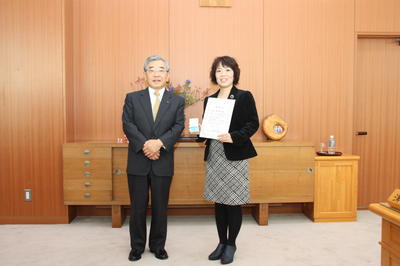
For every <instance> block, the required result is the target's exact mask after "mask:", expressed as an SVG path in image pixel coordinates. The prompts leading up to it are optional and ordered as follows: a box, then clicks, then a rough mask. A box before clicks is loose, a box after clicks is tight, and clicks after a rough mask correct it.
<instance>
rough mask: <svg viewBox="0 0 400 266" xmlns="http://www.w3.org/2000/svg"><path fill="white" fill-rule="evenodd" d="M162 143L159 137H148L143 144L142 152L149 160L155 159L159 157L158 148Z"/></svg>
mask: <svg viewBox="0 0 400 266" xmlns="http://www.w3.org/2000/svg"><path fill="white" fill-rule="evenodd" d="M162 146H163V143H162V141H161V140H159V139H150V140H148V141H146V142H145V143H144V145H143V153H144V155H145V156H146V157H147V158H149V159H150V160H157V159H158V158H160V149H161V147H162Z"/></svg>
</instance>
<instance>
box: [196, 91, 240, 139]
mask: <svg viewBox="0 0 400 266" xmlns="http://www.w3.org/2000/svg"><path fill="white" fill-rule="evenodd" d="M234 106H235V100H232V99H219V98H208V101H207V106H206V111H205V112H204V117H203V123H202V125H201V130H200V137H202V138H208V139H217V138H218V135H221V134H225V133H228V131H229V125H230V124H231V118H232V112H233V107H234Z"/></svg>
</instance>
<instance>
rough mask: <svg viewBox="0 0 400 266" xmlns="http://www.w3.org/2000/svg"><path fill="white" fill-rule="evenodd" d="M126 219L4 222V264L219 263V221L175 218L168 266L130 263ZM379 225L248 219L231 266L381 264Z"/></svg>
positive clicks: (362, 216)
mask: <svg viewBox="0 0 400 266" xmlns="http://www.w3.org/2000/svg"><path fill="white" fill-rule="evenodd" d="M128 218H129V217H128ZM127 222H128V220H125V224H124V225H123V227H122V228H111V218H110V217H77V218H76V219H75V220H74V221H73V222H72V223H71V224H67V225H1V226H0V265H2V266H3V265H4V266H9V265H31V266H39V265H40V266H42V265H88V266H89V265H90V266H92V265H107V266H111V265H176V266H187V265H193V266H194V265H220V263H219V261H208V260H207V256H208V254H209V253H210V252H211V251H212V250H213V249H214V248H215V246H216V245H217V242H218V238H217V233H216V228H215V224H214V218H213V216H197V217H194V216H171V217H169V222H168V239H167V245H166V250H167V251H168V253H169V256H170V258H169V259H168V260H166V261H160V260H157V259H155V258H154V256H153V254H151V253H150V252H149V251H148V249H147V250H146V252H145V253H144V254H143V257H142V259H141V260H139V261H137V262H129V261H128V259H127V258H128V254H129V251H130V247H129V232H128V224H127ZM380 226H381V219H380V217H379V216H377V215H375V214H373V213H371V212H369V211H359V212H358V221H357V222H343V223H313V222H311V221H310V220H309V219H308V218H306V217H305V216H304V215H302V214H272V215H270V217H269V225H268V226H258V225H257V223H256V222H255V221H254V219H253V218H252V217H251V216H247V215H246V216H244V219H243V225H242V229H241V232H240V234H239V237H238V239H237V246H238V250H237V253H236V256H235V261H234V262H233V264H232V265H236V266H239V265H263V266H264V265H272V266H277V265H288V266H290V265H293V266H317V265H320V266H330V265H332V266H333V265H335V266H336V265H340V266H364V265H365V266H367V265H373V266H377V265H380V246H379V244H378V241H379V240H380V235H381V232H380V231H381V227H380Z"/></svg>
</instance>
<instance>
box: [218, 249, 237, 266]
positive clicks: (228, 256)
mask: <svg viewBox="0 0 400 266" xmlns="http://www.w3.org/2000/svg"><path fill="white" fill-rule="evenodd" d="M235 252H236V247H235V246H231V245H226V247H225V250H224V253H223V254H222V256H221V264H229V263H232V261H233V256H234V255H235Z"/></svg>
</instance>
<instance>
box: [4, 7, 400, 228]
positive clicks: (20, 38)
mask: <svg viewBox="0 0 400 266" xmlns="http://www.w3.org/2000/svg"><path fill="white" fill-rule="evenodd" d="M397 10H399V2H398V1H397V0H383V1H378V0H350V1H346V0H337V1H322V0H317V1H306V0H282V1H273V0H249V1H240V0H235V1H233V7H231V8H206V7H203V8H200V7H199V6H198V0H168V1H166V0H153V1H145V0H138V1H133V0H119V1H108V0H85V1H79V0H35V1H34V0H0V33H1V38H0V58H1V63H0V103H1V104H0V119H1V120H0V124H1V130H0V139H1V142H0V145H1V146H0V147H1V150H0V156H1V157H0V164H1V165H0V166H1V167H0V222H4V221H6V222H18V221H23V220H24V219H25V220H24V221H25V222H34V221H38V219H40V221H41V222H46V221H48V222H49V221H60V220H62V219H64V218H65V217H66V210H65V207H64V206H63V202H62V175H61V173H62V172H61V168H62V166H61V144H62V143H63V142H64V141H89V140H93V141H96V140H109V141H110V140H111V141H114V140H115V139H116V138H117V137H120V136H121V135H122V129H121V108H122V105H123V100H124V97H125V94H126V93H127V92H129V91H131V90H133V88H134V87H135V85H134V84H135V81H136V80H137V78H138V77H140V76H142V75H143V72H142V64H143V61H144V59H145V57H146V56H148V55H150V54H161V55H162V56H165V57H166V58H167V59H169V60H170V61H171V64H172V73H171V79H172V82H173V84H177V83H182V82H184V81H185V80H186V79H190V80H191V81H192V84H193V86H198V87H201V88H204V89H205V88H211V87H212V86H211V84H210V82H209V77H208V73H209V68H210V64H211V61H212V59H213V58H214V57H216V56H219V55H224V54H228V55H232V56H234V57H235V58H236V59H237V60H238V61H239V63H240V66H241V69H242V76H241V82H240V86H239V87H240V88H243V89H246V90H250V91H252V92H253V94H254V95H255V98H256V102H257V107H258V111H259V115H260V118H261V119H262V118H264V117H265V116H266V115H268V114H270V113H276V114H278V115H280V116H282V117H283V118H284V119H285V120H286V121H288V122H289V133H288V135H287V139H291V140H309V141H313V142H314V143H315V144H318V143H319V142H321V141H324V140H326V139H327V138H328V136H329V135H331V134H334V135H335V136H336V137H337V140H338V146H339V149H340V150H342V151H344V152H347V153H351V152H352V138H351V134H352V133H351V132H352V128H353V127H352V123H353V118H352V117H353V115H352V113H353V108H352V102H353V85H352V83H353V79H354V78H353V76H354V71H353V68H354V67H356V66H355V64H354V57H355V56H354V55H355V51H354V45H355V33H361V34H368V33H376V32H378V33H383V34H389V35H394V34H397V33H399V32H400V22H399V21H400V19H399V17H398V16H397V14H396V11H397ZM212 88H214V87H212ZM200 114H201V103H200V104H198V105H197V106H192V107H188V109H187V115H188V116H199V115H200ZM254 139H255V140H264V139H265V138H264V136H263V134H262V133H261V131H259V132H258V133H257V134H256V136H255V137H254ZM365 186H374V184H365ZM24 188H32V189H33V199H34V201H33V202H24V201H23V198H22V197H23V189H24ZM363 189H364V187H361V188H360V192H361V193H364V192H363ZM365 191H367V190H365ZM39 217H41V218H39ZM43 217H45V218H43ZM60 217H61V218H60Z"/></svg>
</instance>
